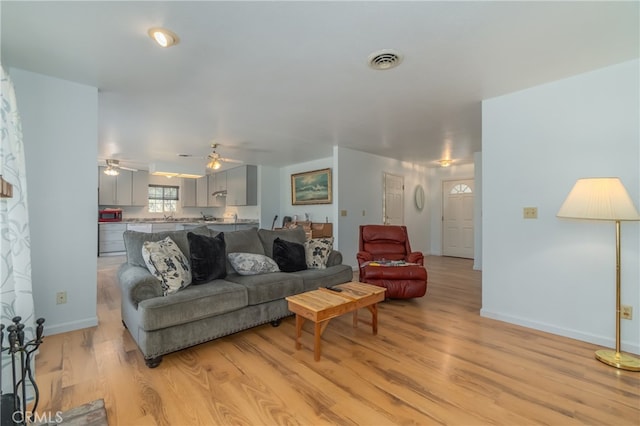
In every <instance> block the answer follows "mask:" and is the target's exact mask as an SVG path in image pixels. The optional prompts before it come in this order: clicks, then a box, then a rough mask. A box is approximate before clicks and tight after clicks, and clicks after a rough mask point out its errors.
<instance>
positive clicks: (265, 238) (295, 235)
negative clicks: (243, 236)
mask: <svg viewBox="0 0 640 426" xmlns="http://www.w3.org/2000/svg"><path fill="white" fill-rule="evenodd" d="M258 236H259V237H260V241H261V242H262V247H264V254H266V255H267V256H269V257H270V258H272V259H273V242H274V241H275V239H276V238H280V239H281V240H285V241H291V242H293V243H299V244H304V242H305V240H306V239H307V236H306V235H305V233H304V229H303V228H302V227H298V228H292V229H278V230H277V231H271V230H269V229H260V230H258Z"/></svg>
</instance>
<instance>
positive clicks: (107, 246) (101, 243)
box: [98, 223, 127, 256]
mask: <svg viewBox="0 0 640 426" xmlns="http://www.w3.org/2000/svg"><path fill="white" fill-rule="evenodd" d="M126 229H127V224H125V223H101V224H99V225H98V255H99V256H102V255H109V254H120V253H124V239H123V238H122V234H123V233H124V231H125V230H126Z"/></svg>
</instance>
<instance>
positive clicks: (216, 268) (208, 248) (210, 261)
mask: <svg viewBox="0 0 640 426" xmlns="http://www.w3.org/2000/svg"><path fill="white" fill-rule="evenodd" d="M187 239H188V240H189V251H190V252H191V254H190V256H191V283H192V284H202V283H206V282H209V281H212V280H215V279H219V278H224V277H226V276H227V259H226V258H225V252H226V245H225V242H224V234H223V233H222V232H221V233H219V234H218V235H216V236H215V237H207V236H206V235H199V234H194V233H193V232H189V233H187Z"/></svg>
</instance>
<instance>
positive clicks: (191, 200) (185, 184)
mask: <svg viewBox="0 0 640 426" xmlns="http://www.w3.org/2000/svg"><path fill="white" fill-rule="evenodd" d="M180 192H181V194H180V205H182V207H196V180H195V179H187V178H183V179H182V187H181V188H180Z"/></svg>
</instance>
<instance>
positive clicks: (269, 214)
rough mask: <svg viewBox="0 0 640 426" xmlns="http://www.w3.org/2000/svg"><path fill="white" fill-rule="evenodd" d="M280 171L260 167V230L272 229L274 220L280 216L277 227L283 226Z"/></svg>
mask: <svg viewBox="0 0 640 426" xmlns="http://www.w3.org/2000/svg"><path fill="white" fill-rule="evenodd" d="M280 188H281V185H280V169H278V168H275V167H269V166H258V205H259V206H260V217H259V218H260V228H265V229H271V226H272V224H273V218H274V217H275V215H278V220H277V222H276V225H275V226H276V227H278V226H280V225H282V216H280V192H281V189H280Z"/></svg>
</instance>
